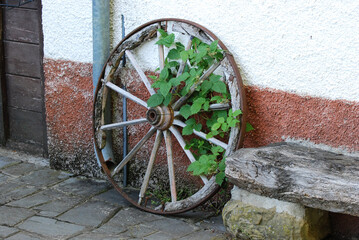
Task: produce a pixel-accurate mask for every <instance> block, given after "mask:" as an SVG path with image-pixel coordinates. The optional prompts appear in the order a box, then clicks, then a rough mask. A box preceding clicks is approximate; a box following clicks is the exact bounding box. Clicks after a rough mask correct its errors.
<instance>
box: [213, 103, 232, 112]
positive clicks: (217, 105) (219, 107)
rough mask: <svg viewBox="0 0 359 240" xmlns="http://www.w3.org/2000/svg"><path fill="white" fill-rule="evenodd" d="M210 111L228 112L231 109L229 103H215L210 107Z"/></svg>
mask: <svg viewBox="0 0 359 240" xmlns="http://www.w3.org/2000/svg"><path fill="white" fill-rule="evenodd" d="M209 109H210V110H213V111H219V110H228V109H230V105H229V103H215V104H211V105H209Z"/></svg>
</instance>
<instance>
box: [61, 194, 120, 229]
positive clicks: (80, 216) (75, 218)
mask: <svg viewBox="0 0 359 240" xmlns="http://www.w3.org/2000/svg"><path fill="white" fill-rule="evenodd" d="M116 209H118V207H117V206H114V205H112V204H109V203H106V202H103V201H94V200H91V201H88V202H85V203H84V204H82V205H80V206H77V207H75V208H73V209H71V210H69V211H68V212H66V213H64V214H63V215H61V216H59V217H58V218H57V219H59V220H63V221H67V222H71V223H75V224H79V225H83V226H91V227H97V226H98V225H100V224H101V223H102V222H103V221H104V220H106V219H107V218H109V217H110V216H111V215H112V214H113V213H114V211H115V210H116Z"/></svg>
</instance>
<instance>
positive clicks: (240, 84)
mask: <svg viewBox="0 0 359 240" xmlns="http://www.w3.org/2000/svg"><path fill="white" fill-rule="evenodd" d="M168 21H174V22H183V23H186V24H189V25H192V26H194V27H197V28H198V29H201V30H202V31H204V32H205V33H206V34H208V35H209V36H210V37H211V38H212V39H213V40H218V44H219V45H220V47H221V48H222V49H223V50H225V51H226V52H227V54H226V57H227V58H228V61H229V62H230V64H231V67H232V69H233V71H234V74H235V77H236V79H237V84H238V87H239V90H240V95H241V96H240V99H241V103H240V107H241V110H242V113H243V114H242V115H241V127H240V133H239V141H238V144H237V146H236V149H238V148H240V147H242V145H243V140H244V134H245V129H246V119H247V104H246V97H245V91H244V86H243V82H242V78H241V75H240V73H239V69H238V67H237V65H236V62H235V61H234V58H233V56H232V54H230V53H229V51H228V49H227V47H226V46H225V45H224V44H223V42H222V41H221V40H220V39H218V37H217V36H216V35H215V34H214V33H212V32H211V31H210V30H208V29H207V28H205V27H203V26H201V25H199V24H197V23H195V22H192V21H189V20H185V19H179V18H160V19H156V20H152V21H150V22H147V23H145V24H143V25H141V26H139V27H137V28H135V29H134V30H133V31H131V32H130V33H129V34H128V35H126V37H125V38H123V39H122V40H121V41H120V42H119V43H118V44H117V45H116V47H115V48H114V49H113V50H112V51H111V53H110V55H109V57H108V59H107V60H106V63H107V62H108V61H109V60H110V58H111V56H112V55H113V54H114V53H115V51H116V50H117V49H118V48H119V47H120V46H121V45H122V44H123V42H125V41H126V40H127V39H129V38H130V37H132V36H133V35H134V34H136V33H137V32H139V31H140V30H142V29H143V28H145V27H147V26H150V25H153V24H156V23H161V22H168ZM105 68H106V64H104V66H103V68H102V72H101V75H100V77H99V80H98V84H97V86H96V91H95V95H94V102H93V128H92V129H93V136H94V146H95V150H96V153H97V155H98V158H99V160H100V163H101V165H102V168H103V170H104V172H105V174H106V175H107V178H108V179H109V181H110V182H111V183H112V185H113V186H114V187H115V188H116V190H117V191H118V192H119V193H120V194H121V195H122V196H123V197H124V198H125V199H126V200H127V201H129V202H130V203H131V204H133V205H134V206H136V207H137V208H140V209H142V210H144V211H147V212H151V213H154V214H161V215H173V214H178V213H183V212H186V211H189V210H191V209H193V208H195V207H198V206H199V205H201V204H203V203H204V202H206V201H208V200H209V199H210V198H211V197H213V195H215V194H216V193H217V192H218V191H219V189H220V186H219V185H217V186H216V188H215V189H214V190H213V191H212V192H211V193H210V194H208V195H207V197H205V198H203V199H202V200H201V201H199V202H197V203H196V204H194V205H192V206H190V207H188V208H184V209H180V210H177V211H170V212H162V211H156V210H153V209H150V208H146V207H143V206H141V205H139V204H138V203H137V202H136V201H134V200H133V199H132V198H130V197H129V196H128V195H127V193H125V192H124V191H123V190H122V188H121V187H120V186H118V184H117V183H116V182H115V181H114V179H113V178H112V177H111V173H110V170H109V169H108V167H107V165H106V164H105V160H104V158H103V155H102V151H101V150H100V149H99V147H98V144H97V141H96V137H95V127H96V126H95V103H96V96H97V94H98V91H99V90H100V88H101V86H102V82H101V79H102V78H103V77H104V74H105Z"/></svg>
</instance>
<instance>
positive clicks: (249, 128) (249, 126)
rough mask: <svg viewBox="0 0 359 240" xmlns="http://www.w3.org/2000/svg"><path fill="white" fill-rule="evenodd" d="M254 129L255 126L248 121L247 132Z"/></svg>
mask: <svg viewBox="0 0 359 240" xmlns="http://www.w3.org/2000/svg"><path fill="white" fill-rule="evenodd" d="M252 130H254V127H253V126H252V125H251V124H250V123H249V122H247V123H246V132H249V131H252Z"/></svg>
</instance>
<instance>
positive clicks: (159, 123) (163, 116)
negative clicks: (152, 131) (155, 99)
mask: <svg viewBox="0 0 359 240" xmlns="http://www.w3.org/2000/svg"><path fill="white" fill-rule="evenodd" d="M146 118H147V121H148V122H149V123H150V124H151V125H152V126H154V127H155V128H157V129H160V130H166V129H168V128H169V127H171V126H172V123H173V119H174V114H173V110H172V108H171V107H166V106H158V107H155V108H150V109H148V111H147V113H146Z"/></svg>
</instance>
